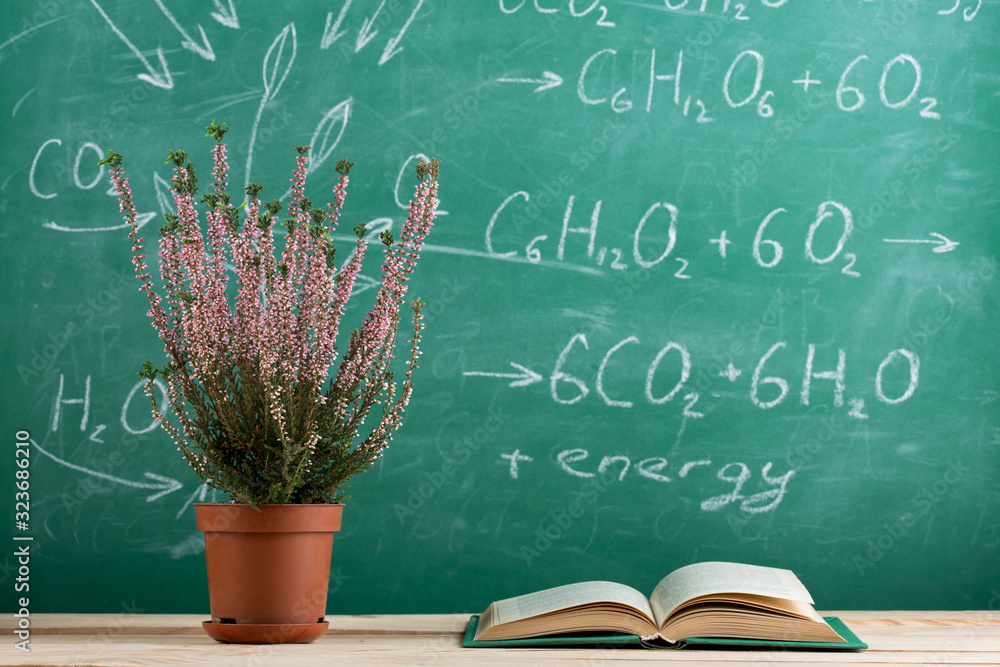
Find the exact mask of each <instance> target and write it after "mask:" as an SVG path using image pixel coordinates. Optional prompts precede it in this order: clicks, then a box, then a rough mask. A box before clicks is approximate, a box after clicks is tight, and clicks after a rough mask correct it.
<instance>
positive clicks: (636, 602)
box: [491, 581, 653, 625]
mask: <svg viewBox="0 0 1000 667" xmlns="http://www.w3.org/2000/svg"><path fill="white" fill-rule="evenodd" d="M600 602H612V603H617V604H621V605H625V606H628V607H632V608H633V609H636V610H638V611H640V612H641V613H642V614H644V615H645V616H647V617H648V618H649V621H650V623H652V622H653V611H652V609H650V606H649V601H648V600H646V598H645V596H643V594H642V593H640V592H639V591H637V590H635V589H634V588H632V587H630V586H626V585H624V584H616V583H614V582H610V581H585V582H583V583H579V584H567V585H566V586H557V587H556V588H549V589H546V590H544V591H538V592H537V593H529V594H527V595H521V596H519V597H514V598H508V599H506V600H498V601H496V602H494V603H493V604H492V605H491V607H492V618H491V625H499V624H501V623H510V622H511V621H517V620H521V619H524V618H530V617H532V616H540V615H543V614H551V613H553V612H556V611H559V610H560V609H567V608H569V607H578V606H580V605H585V604H594V603H600Z"/></svg>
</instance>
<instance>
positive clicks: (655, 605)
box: [471, 562, 866, 648]
mask: <svg viewBox="0 0 1000 667" xmlns="http://www.w3.org/2000/svg"><path fill="white" fill-rule="evenodd" d="M812 605H813V600H812V597H811V596H810V595H809V591H807V590H806V589H805V586H803V585H802V583H801V582H800V581H799V580H798V577H796V576H795V574H794V573H792V572H791V571H789V570H781V569H776V568H771V567H761V566H757V565H742V564H739V563H719V562H709V563H696V564H694V565H688V566H686V567H682V568H680V569H679V570H675V571H674V572H672V573H670V574H669V575H667V576H666V577H665V578H664V579H663V580H662V581H661V582H660V583H659V584H658V585H657V586H656V588H655V589H654V590H653V594H652V595H650V596H649V598H648V599H647V598H646V597H645V596H644V595H643V594H642V593H640V592H639V591H637V590H635V589H634V588H631V587H629V586H625V585H623V584H616V583H612V582H607V581H589V582H583V583H579V584H569V585H567V586H559V587H557V588H550V589H548V590H544V591H539V592H537V593H530V594H528V595H522V596H520V597H515V598H509V599H506V600H499V601H497V602H494V603H493V604H491V605H490V606H489V607H488V608H487V609H486V611H485V612H483V614H482V615H481V616H480V617H479V619H478V627H477V628H476V630H475V635H474V637H473V638H472V640H471V642H472V643H475V642H479V643H480V645H482V643H484V642H493V641H502V640H521V639H526V638H530V637H545V636H549V635H566V634H568V633H592V632H598V631H605V632H608V631H610V632H619V633H625V634H628V635H638V637H640V638H641V640H642V642H643V643H648V644H650V645H662V646H665V647H671V646H673V647H679V646H681V645H683V644H684V643H685V641H686V640H689V639H691V638H731V639H735V640H740V641H738V642H735V643H742V642H743V640H765V641H768V642H795V643H806V642H808V643H816V644H822V645H823V646H822V647H823V648H840V646H838V645H843V646H842V647H843V648H866V646H865V644H864V643H862V642H861V640H859V639H858V638H857V637H856V636H854V634H853V633H851V632H850V630H847V628H846V626H844V625H843V624H842V623H840V621H839V620H838V619H832V620H834V621H836V625H837V626H838V628H839V629H840V631H841V633H843V634H845V635H846V638H845V637H842V636H841V635H840V634H838V633H837V631H835V630H834V629H833V627H831V625H830V624H829V623H828V622H827V621H825V620H824V619H823V618H822V617H821V616H820V615H819V614H817V613H816V611H815V610H814V609H813V606H812ZM845 631H846V632H845ZM701 643H705V642H701ZM708 643H712V642H708ZM715 643H724V642H715ZM494 645H495V644H494Z"/></svg>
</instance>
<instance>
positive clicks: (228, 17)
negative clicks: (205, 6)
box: [212, 0, 240, 30]
mask: <svg viewBox="0 0 1000 667" xmlns="http://www.w3.org/2000/svg"><path fill="white" fill-rule="evenodd" d="M214 2H215V8H216V9H217V10H218V11H216V12H212V18H213V19H215V20H216V21H218V22H219V23H221V24H222V25H224V26H226V27H227V28H233V29H234V30H239V29H240V19H239V18H238V17H237V16H236V8H235V7H233V0H229V9H226V8H225V7H224V6H223V5H222V0H214Z"/></svg>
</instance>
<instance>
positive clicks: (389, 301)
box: [102, 121, 439, 506]
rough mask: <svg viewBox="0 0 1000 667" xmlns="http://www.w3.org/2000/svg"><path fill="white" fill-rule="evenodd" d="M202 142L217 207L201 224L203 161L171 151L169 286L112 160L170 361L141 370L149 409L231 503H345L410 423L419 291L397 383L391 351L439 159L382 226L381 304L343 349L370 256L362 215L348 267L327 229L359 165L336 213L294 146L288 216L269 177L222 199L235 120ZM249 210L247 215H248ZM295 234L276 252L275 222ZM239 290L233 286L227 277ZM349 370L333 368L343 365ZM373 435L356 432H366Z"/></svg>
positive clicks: (211, 204) (164, 239)
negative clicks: (352, 301) (395, 231)
mask: <svg viewBox="0 0 1000 667" xmlns="http://www.w3.org/2000/svg"><path fill="white" fill-rule="evenodd" d="M207 130H208V133H207V135H206V136H211V137H213V138H214V139H215V140H216V145H215V146H214V147H213V148H212V155H213V158H214V170H213V177H214V181H213V182H212V190H211V192H209V193H207V194H205V195H204V196H203V197H202V198H201V200H200V202H201V203H203V204H205V205H206V206H207V209H208V211H207V214H206V222H207V233H205V234H203V233H202V229H201V224H200V222H199V214H198V212H197V211H196V210H195V203H196V197H197V195H198V187H197V179H196V177H195V171H194V167H193V165H192V164H191V162H189V161H188V156H187V154H186V153H184V152H183V151H170V160H169V161H171V162H173V165H174V169H173V170H174V176H173V178H172V179H171V180H172V187H171V190H172V191H173V199H174V204H175V205H176V208H177V213H176V214H174V215H172V214H168V215H166V216H165V217H166V223H167V224H166V225H164V226H163V227H162V228H161V229H160V251H159V268H160V276H161V278H162V281H163V287H164V293H163V296H161V295H160V294H159V293H158V292H157V290H156V287H155V286H154V284H153V279H152V276H151V275H150V273H149V269H148V267H147V264H146V261H145V260H146V255H145V254H144V253H143V247H144V241H143V239H142V238H141V237H140V236H139V233H138V232H139V226H140V225H139V222H138V214H137V212H136V208H135V204H134V203H133V199H132V192H131V190H130V188H129V183H128V178H126V176H125V170H124V168H123V166H122V157H121V155H119V154H116V153H114V152H113V151H108V156H107V157H106V158H105V159H104V160H102V164H108V165H109V167H110V168H111V178H112V181H113V182H114V185H115V188H116V190H117V193H118V197H119V208H120V211H121V212H123V213H124V219H125V221H126V223H128V225H129V227H130V229H131V232H130V234H129V237H130V238H131V239H132V243H133V250H134V256H133V258H132V263H133V264H134V265H135V272H136V277H137V278H138V279H139V281H140V282H141V283H142V287H141V290H142V291H144V292H145V293H146V295H147V297H148V298H149V304H150V310H149V312H148V315H149V317H150V318H151V320H152V325H153V328H154V329H155V330H156V332H157V333H158V334H159V336H160V339H161V340H162V341H163V346H164V352H165V353H166V357H167V361H166V363H165V364H163V365H162V367H161V368H154V367H153V365H152V363H151V362H149V361H146V362H145V363H144V364H143V368H142V371H140V373H139V375H140V376H141V377H143V378H145V379H146V380H147V383H146V394H147V395H148V396H149V397H150V400H151V402H152V410H153V416H154V418H155V419H156V420H157V421H158V422H159V424H160V426H161V427H162V428H163V429H164V430H165V431H166V432H167V433H168V434H170V436H171V437H172V439H173V440H174V441H175V442H176V443H177V445H178V449H179V450H180V451H181V452H182V454H183V456H184V459H185V460H186V461H187V462H188V464H189V465H190V466H191V468H192V470H194V472H195V473H196V474H197V475H198V477H199V478H201V479H202V480H203V481H204V483H205V484H206V485H208V486H209V487H211V488H215V489H220V490H222V491H224V492H226V493H228V494H229V495H230V497H231V499H232V500H234V501H236V502H240V503H247V504H250V505H253V506H257V505H259V504H291V503H297V504H313V503H336V502H340V501H341V500H342V499H343V498H344V489H345V487H346V484H347V482H348V480H349V479H350V478H351V477H352V476H353V475H355V474H357V473H359V472H362V471H363V470H365V469H368V468H370V467H371V466H372V465H373V464H374V462H375V461H376V460H377V459H378V458H379V457H380V456H381V454H382V452H383V450H384V449H385V448H386V446H387V445H388V443H389V441H390V440H391V438H392V435H393V433H394V432H395V431H396V430H397V429H398V428H399V426H400V425H401V423H402V417H403V411H404V408H405V407H406V405H407V403H408V402H409V399H410V395H411V393H412V391H413V383H412V374H413V371H414V370H415V369H416V367H417V359H418V357H419V356H420V350H419V343H420V339H421V330H422V328H423V325H422V322H421V318H422V315H421V307H422V305H423V304H422V302H421V301H420V299H416V300H414V301H413V302H412V303H411V304H410V308H411V309H412V310H413V319H412V326H413V338H412V339H410V340H409V341H408V342H409V347H410V355H409V359H407V360H406V361H405V364H406V371H405V375H404V378H403V381H402V384H401V386H397V383H396V382H395V380H394V376H393V371H392V370H390V362H391V361H392V360H393V357H394V354H395V344H396V332H397V329H398V325H399V321H400V308H401V307H402V305H403V304H404V297H405V295H406V291H407V282H408V279H409V277H410V274H411V273H412V272H413V271H414V269H415V267H416V264H417V260H418V257H419V255H420V251H421V249H422V247H423V244H424V240H425V238H426V236H427V234H428V233H429V232H430V229H431V226H432V225H433V222H434V218H435V214H436V210H437V204H438V199H437V191H438V185H437V177H438V164H439V163H438V161H437V160H432V161H431V162H430V163H428V162H424V161H423V160H421V161H420V163H419V164H418V166H417V168H416V172H417V176H418V183H417V185H416V189H415V194H414V199H413V200H412V201H410V204H409V215H408V217H407V219H406V222H405V223H404V224H403V226H402V230H401V232H400V236H399V239H398V240H396V239H394V238H393V236H392V234H391V232H389V231H383V232H382V234H381V236H380V238H381V241H382V243H383V244H384V246H385V247H384V249H383V253H384V259H383V264H382V281H381V286H380V289H379V291H378V295H377V297H376V300H375V304H374V306H372V307H371V309H370V310H369V312H368V314H367V317H366V318H365V320H364V322H363V324H362V325H361V326H360V328H358V329H354V330H353V332H352V333H351V336H350V339H349V342H348V344H347V348H346V350H345V351H343V352H342V353H340V354H339V357H338V350H337V346H336V339H337V334H338V330H339V328H340V325H341V320H342V318H343V315H344V310H345V306H346V304H347V301H348V299H349V298H350V296H351V293H352V291H353V287H354V283H355V280H356V278H357V276H358V271H359V270H360V268H361V263H362V260H363V258H364V255H365V251H366V246H367V242H366V241H365V240H364V238H363V237H364V235H365V226H364V223H360V224H358V225H357V226H356V227H355V228H354V232H355V233H356V235H357V242H356V245H355V247H354V251H353V253H352V255H351V257H350V259H349V260H347V261H346V262H345V263H343V264H342V266H341V267H340V268H339V269H338V268H337V264H336V263H335V252H334V244H333V242H332V239H331V233H332V232H333V231H334V230H335V229H336V227H337V223H338V220H339V218H340V215H341V211H342V209H343V206H344V196H345V194H346V192H347V186H348V181H349V176H348V174H349V172H350V170H351V167H352V166H353V165H352V163H349V162H347V160H342V161H341V162H339V163H338V164H337V172H338V174H339V175H340V176H339V179H338V181H337V183H336V185H335V186H334V187H333V197H332V199H333V201H332V202H331V203H329V204H327V208H326V210H324V209H322V208H318V207H314V206H313V204H312V202H311V201H310V200H309V199H307V198H306V196H305V182H306V175H307V172H308V164H309V147H308V146H306V147H302V146H296V147H295V148H296V150H297V151H298V157H297V159H296V166H295V169H294V172H293V176H292V179H291V183H292V187H291V199H290V203H289V204H288V207H287V210H286V217H285V218H284V220H283V222H277V219H278V218H277V216H278V214H279V212H280V210H281V208H282V206H281V204H280V203H279V202H278V201H277V200H272V201H270V202H268V203H266V204H262V203H261V201H260V199H259V195H260V193H261V191H262V186H261V185H260V184H249V185H247V187H246V200H245V201H244V202H243V203H241V204H240V205H239V206H234V205H233V202H232V200H231V199H230V196H229V194H228V193H227V192H226V185H227V176H228V171H229V166H228V162H227V157H226V144H225V143H223V137H224V136H225V134H226V132H227V130H228V128H227V127H226V126H225V124H223V125H221V126H219V125H216V124H215V121H213V122H212V124H211V125H210V126H208V128H207ZM243 209H245V212H244V216H243V219H242V220H241V219H240V217H241V216H240V214H241V211H242V210H243ZM276 224H283V226H284V227H285V229H286V231H287V234H286V237H285V246H284V249H283V251H282V252H280V254H279V253H278V252H277V249H276V246H275V226H276ZM227 264H230V265H231V266H232V267H233V272H234V273H235V276H236V283H237V286H236V291H235V297H234V298H230V296H229V295H228V294H227V284H228V280H229V270H228V268H227ZM338 361H339V365H338V366H337V367H336V368H334V364H335V362H338ZM158 376H159V377H162V378H163V379H164V380H165V382H166V387H167V400H168V403H169V406H170V408H171V411H172V413H173V415H174V416H175V417H176V420H177V424H175V423H174V422H173V421H171V420H170V419H169V418H168V417H167V416H166V415H165V414H163V412H161V406H159V405H157V401H156V397H155V393H154V389H155V385H154V382H155V381H156V380H157V377H158ZM362 430H365V431H366V432H367V435H364V436H363V437H362V435H361V431H362Z"/></svg>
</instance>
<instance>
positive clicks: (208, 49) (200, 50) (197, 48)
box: [156, 0, 215, 60]
mask: <svg viewBox="0 0 1000 667" xmlns="http://www.w3.org/2000/svg"><path fill="white" fill-rule="evenodd" d="M156 6H157V7H159V8H160V11H161V12H163V15H164V16H166V17H167V19H168V20H169V21H170V22H171V23H173V24H174V27H175V28H177V32H179V33H180V34H181V37H183V38H184V41H183V42H181V47H182V48H185V49H187V50H188V51H192V52H194V53H197V54H198V55H199V56H201V57H202V58H204V59H205V60H215V51H213V50H212V45H211V44H209V43H208V37H206V36H205V30H204V28H202V27H201V26H200V25H199V26H198V32H200V33H201V41H202V44H204V46H202V45H200V44H197V43H196V42H195V41H194V40H193V39H191V35H189V34H188V33H187V31H186V30H185V29H184V27H183V26H182V25H181V24H180V22H179V21H178V20H177V19H175V18H174V15H173V14H171V13H170V10H169V9H167V6H166V5H164V4H163V0H156Z"/></svg>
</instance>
